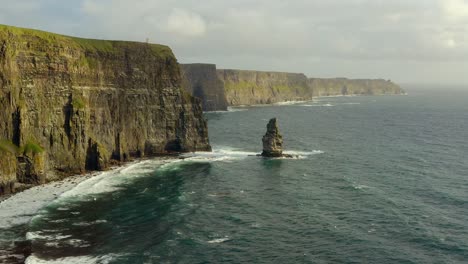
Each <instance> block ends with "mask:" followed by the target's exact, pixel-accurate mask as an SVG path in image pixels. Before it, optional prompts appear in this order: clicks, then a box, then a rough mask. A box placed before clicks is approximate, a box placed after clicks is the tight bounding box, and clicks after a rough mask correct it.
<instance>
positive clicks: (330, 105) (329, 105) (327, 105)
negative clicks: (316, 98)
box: [300, 104, 335, 107]
mask: <svg viewBox="0 0 468 264" xmlns="http://www.w3.org/2000/svg"><path fill="white" fill-rule="evenodd" d="M300 106H305V107H315V106H325V107H332V106H335V105H332V104H303V105H300Z"/></svg>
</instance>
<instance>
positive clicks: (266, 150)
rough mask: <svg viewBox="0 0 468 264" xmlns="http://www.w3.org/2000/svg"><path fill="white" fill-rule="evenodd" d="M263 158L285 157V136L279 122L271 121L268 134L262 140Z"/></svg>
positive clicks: (273, 119)
mask: <svg viewBox="0 0 468 264" xmlns="http://www.w3.org/2000/svg"><path fill="white" fill-rule="evenodd" d="M262 142H263V152H262V156H263V157H282V156H283V136H282V135H281V134H280V132H279V129H278V120H277V119H276V118H272V119H270V122H268V125H267V132H266V134H265V135H264V136H263V138H262Z"/></svg>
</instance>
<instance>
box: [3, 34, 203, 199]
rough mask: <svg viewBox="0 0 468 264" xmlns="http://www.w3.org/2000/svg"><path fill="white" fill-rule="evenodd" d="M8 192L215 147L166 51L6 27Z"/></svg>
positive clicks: (5, 159) (5, 181)
mask: <svg viewBox="0 0 468 264" xmlns="http://www.w3.org/2000/svg"><path fill="white" fill-rule="evenodd" d="M0 109H1V111H0V194H3V193H9V192H12V191H15V190H19V189H21V188H25V187H29V186H32V185H34V184H38V183H43V182H46V181H49V180H54V179H58V178H61V177H63V176H66V175H70V174H75V173H82V172H84V171H88V170H103V169H105V168H106V167H107V166H108V165H109V164H111V163H112V161H125V160H128V159H130V158H132V157H143V156H154V155H164V154H169V153H173V152H186V151H208V150H210V149H211V147H210V145H209V141H208V131H207V125H206V121H205V120H204V119H203V116H202V108H201V104H200V101H199V100H198V99H196V98H193V97H192V96H190V95H189V94H188V93H187V92H186V91H185V90H184V89H183V88H182V84H181V76H180V70H179V65H178V63H177V60H176V58H175V56H174V55H173V53H172V51H171V49H170V48H169V47H167V46H162V45H155V44H147V43H136V42H124V41H104V40H91V39H80V38H74V37H67V36H62V35H57V34H52V33H47V32H42V31H37V30H30V29H21V28H16V27H10V26H3V25H0Z"/></svg>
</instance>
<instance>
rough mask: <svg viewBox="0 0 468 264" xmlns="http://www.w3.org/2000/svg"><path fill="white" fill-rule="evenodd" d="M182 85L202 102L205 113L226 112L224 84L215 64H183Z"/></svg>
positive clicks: (181, 67) (181, 66)
mask: <svg viewBox="0 0 468 264" xmlns="http://www.w3.org/2000/svg"><path fill="white" fill-rule="evenodd" d="M180 69H181V74H182V84H183V86H184V88H185V89H186V90H187V91H188V92H189V93H190V94H192V95H193V96H195V97H197V98H200V99H201V101H202V106H203V111H226V110H227V107H228V103H227V100H226V95H225V93H224V83H223V82H222V81H221V80H220V79H219V78H218V75H217V73H216V65H214V64H201V63H196V64H181V65H180Z"/></svg>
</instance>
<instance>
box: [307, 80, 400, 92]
mask: <svg viewBox="0 0 468 264" xmlns="http://www.w3.org/2000/svg"><path fill="white" fill-rule="evenodd" d="M309 87H310V89H312V91H313V95H314V97H321V96H340V95H343V96H345V95H398V94H403V93H404V91H403V89H401V87H400V86H398V85H396V84H395V83H393V82H391V81H389V80H383V79H375V80H371V79H354V80H353V79H346V78H333V79H320V78H310V79H309Z"/></svg>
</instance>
